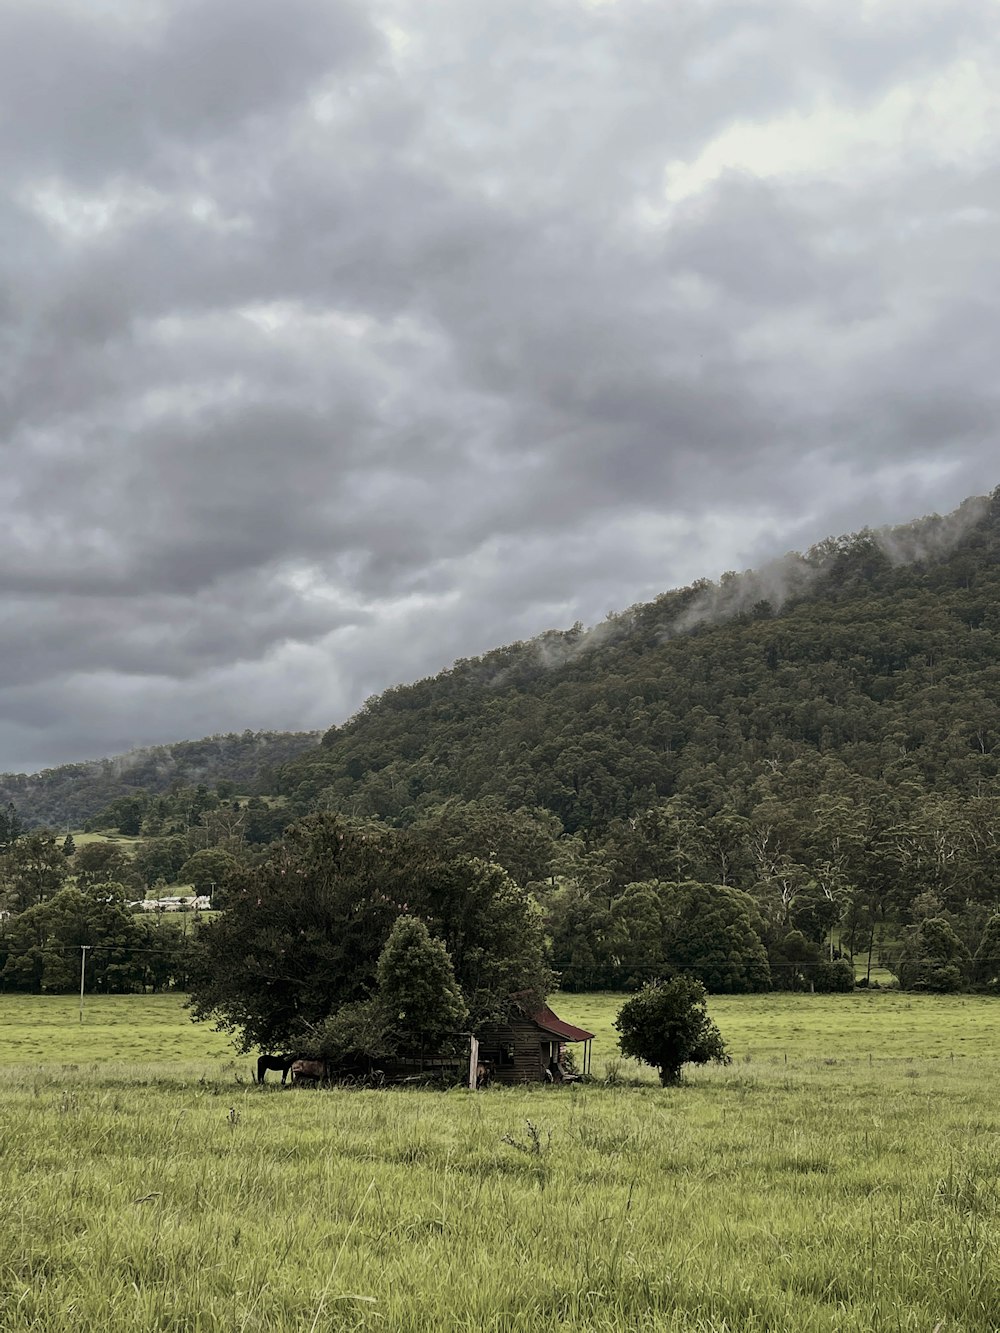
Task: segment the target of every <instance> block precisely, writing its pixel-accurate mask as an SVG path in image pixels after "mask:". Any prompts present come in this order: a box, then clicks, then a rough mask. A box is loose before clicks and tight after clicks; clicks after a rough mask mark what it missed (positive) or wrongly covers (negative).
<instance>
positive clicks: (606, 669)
mask: <svg viewBox="0 0 1000 1333" xmlns="http://www.w3.org/2000/svg"><path fill="white" fill-rule="evenodd" d="M998 553H1000V492H998V494H996V495H994V496H993V497H992V498H991V499H989V500H986V499H984V500H979V501H969V502H967V503H966V505H964V506H963V507H962V509H960V510H959V511H957V512H956V514H953V515H950V516H949V517H948V518H946V519H938V518H933V519H924V520H921V521H919V522H918V523H915V524H912V525H909V526H907V527H906V528H899V529H894V530H891V531H886V532H882V533H870V532H865V533H861V534H859V535H855V536H851V537H846V538H841V539H839V540H831V541H827V542H824V543H822V544H821V545H820V546H818V547H816V548H814V549H813V550H811V551H810V552H808V553H807V554H806V555H805V556H801V557H800V556H794V557H788V558H786V560H785V561H783V562H779V563H778V564H777V565H775V566H773V567H772V568H771V569H769V570H765V571H763V572H761V573H758V574H750V575H743V576H737V575H727V576H724V577H723V579H722V581H721V582H720V584H719V585H712V584H707V583H704V584H697V585H695V586H694V587H691V588H687V589H684V590H682V591H679V592H672V593H667V594H665V595H664V596H662V597H660V598H658V599H657V600H656V601H654V602H651V603H648V604H646V605H642V606H636V607H633V608H632V609H631V610H629V611H627V612H625V613H624V614H622V615H620V616H617V617H611V618H609V619H608V621H607V622H605V623H604V624H603V625H601V626H598V627H597V629H596V630H592V631H589V632H588V631H585V630H583V629H582V627H580V626H576V627H574V628H573V629H571V630H569V631H568V632H566V633H552V634H548V635H544V636H542V637H541V638H540V639H536V640H534V641H532V642H530V643H520V644H514V645H512V646H510V647H507V648H501V649H498V650H496V651H495V652H492V653H489V654H487V655H486V656H485V657H482V658H479V659H475V660H471V661H463V662H459V663H456V665H455V666H454V667H453V668H452V669H451V670H449V671H445V672H442V673H441V674H440V675H439V676H437V677H436V678H434V679H428V680H423V681H420V682H418V683H417V684H415V685H405V686H399V687H398V688H396V689H392V690H388V691H386V693H384V694H383V695H381V696H380V697H378V698H376V699H373V700H370V701H369V702H368V704H367V705H366V706H365V708H364V709H363V710H362V711H361V712H360V713H359V714H358V715H357V716H356V717H355V718H353V719H352V720H351V721H350V722H349V723H347V724H346V725H345V726H343V727H339V728H338V727H333V728H331V729H330V730H329V731H328V732H327V734H326V735H325V736H324V737H323V741H322V745H321V747H320V748H319V749H316V750H313V751H307V752H305V753H304V754H302V755H301V756H300V757H299V758H298V759H296V760H295V761H293V762H292V763H290V764H288V765H286V766H285V768H284V769H283V770H282V772H281V774H280V790H281V791H283V792H284V793H285V794H286V795H288V796H289V797H290V798H293V799H294V800H295V801H296V802H297V803H298V804H299V805H300V806H301V807H303V808H305V807H307V806H311V805H312V804H313V803H314V802H316V801H319V802H320V803H321V804H322V805H323V806H325V807H327V808H336V809H340V810H343V811H344V812H346V813H350V814H354V815H374V816H377V817H379V818H383V819H389V820H392V821H399V822H402V823H407V822H409V821H411V820H412V819H413V818H414V816H415V814H416V813H417V812H419V811H420V810H421V809H425V808H427V807H428V806H431V805H435V804H438V803H440V802H441V801H443V800H446V799H448V798H449V797H453V796H461V797H462V798H464V799H470V798H478V797H484V796H494V797H498V798H499V799H500V800H502V801H503V802H504V803H505V804H507V805H509V806H511V807H512V808H514V807H518V806H521V805H527V806H539V807H543V808H545V809H547V810H549V811H551V812H552V813H553V814H555V815H556V816H558V818H559V819H560V821H561V823H562V824H563V826H564V828H565V829H566V830H567V831H568V832H582V833H585V834H586V835H588V836H592V835H594V834H596V833H601V832H602V831H603V830H605V829H606V828H607V827H608V825H609V824H610V823H611V821H613V820H615V819H623V818H628V817H630V816H634V815H636V814H638V813H639V812H641V811H642V810H644V809H646V808H648V807H649V806H650V804H651V803H655V802H656V801H658V800H660V799H662V798H663V797H672V796H683V797H684V798H685V800H687V801H689V802H690V803H691V804H692V806H693V807H694V808H695V809H697V810H699V811H704V812H706V813H713V812H716V811H718V810H719V809H721V808H723V807H730V808H732V809H733V810H734V811H737V812H739V813H743V814H746V813H749V812H750V810H752V809H753V808H754V807H755V806H756V805H757V804H758V803H759V800H760V798H761V792H762V790H763V789H762V787H761V783H764V784H765V786H767V785H768V784H771V785H773V784H774V783H775V782H780V781H781V775H782V774H785V773H787V772H788V771H789V770H790V769H791V768H792V766H794V765H799V766H800V769H799V771H800V772H801V773H802V774H805V773H808V774H809V775H810V778H809V781H810V783H811V784H812V785H813V786H818V787H820V788H823V789H830V790H834V791H837V790H840V789H841V787H842V786H843V784H844V783H845V782H847V781H848V780H849V779H851V780H857V779H864V780H866V781H867V782H869V783H874V784H876V786H877V787H884V788H885V789H886V790H887V791H898V790H899V789H900V788H901V787H907V786H908V787H913V786H915V787H917V788H919V789H922V790H924V791H926V792H939V793H942V794H947V795H955V794H958V793H961V794H963V795H967V796H973V795H976V796H978V795H983V794H984V793H985V792H987V791H989V790H991V788H992V784H993V783H994V781H995V779H996V776H997V772H998V753H997V746H998V744H1000V698H998V691H997V684H998V681H1000V596H998V594H1000V558H998ZM779 598H780V599H781V600H780V601H779V600H778V599H779ZM803 780H804V779H803Z"/></svg>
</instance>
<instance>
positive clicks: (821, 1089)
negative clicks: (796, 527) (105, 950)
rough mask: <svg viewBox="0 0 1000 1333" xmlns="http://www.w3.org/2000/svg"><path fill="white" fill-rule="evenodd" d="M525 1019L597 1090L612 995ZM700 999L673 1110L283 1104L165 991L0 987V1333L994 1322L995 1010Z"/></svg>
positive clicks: (592, 1105) (555, 1096) (371, 1097)
mask: <svg viewBox="0 0 1000 1333" xmlns="http://www.w3.org/2000/svg"><path fill="white" fill-rule="evenodd" d="M555 1007H556V1009H557V1012H559V1013H560V1014H561V1015H562V1016H563V1017H565V1018H567V1019H569V1020H571V1021H575V1022H579V1023H582V1024H583V1025H584V1026H587V1027H590V1028H592V1029H593V1030H595V1031H596V1032H597V1034H598V1040H597V1041H596V1042H595V1053H594V1068H595V1071H596V1072H598V1073H600V1072H602V1071H603V1067H604V1064H605V1063H606V1062H607V1061H608V1060H610V1059H613V1055H614V1052H613V1046H612V1043H611V1041H610V1037H609V1035H608V1034H609V1033H610V1031H611V1028H610V1024H611V1021H612V1019H613V1016H614V1012H615V1010H616V1007H617V1003H616V1000H615V998H614V997H610V998H609V997H605V996H569V995H567V996H562V997H559V998H558V999H557V1000H556V1001H555ZM711 1009H712V1012H713V1015H714V1016H715V1018H716V1020H717V1021H718V1023H719V1025H720V1027H721V1028H722V1031H723V1033H724V1034H725V1035H726V1036H727V1038H728V1039H729V1041H730V1044H731V1047H732V1050H733V1054H734V1057H735V1058H734V1063H733V1064H732V1065H731V1066H729V1067H728V1068H712V1069H705V1070H697V1071H693V1072H691V1074H690V1079H689V1083H688V1085H687V1086H685V1087H681V1088H677V1089H669V1090H666V1091H664V1090H662V1089H660V1088H659V1087H658V1086H656V1085H655V1083H651V1082H647V1083H644V1084H642V1085H640V1086H630V1085H625V1086H618V1087H602V1086H587V1087H574V1088H561V1089H559V1088H556V1089H553V1088H545V1087H540V1088H533V1089H527V1090H519V1089H491V1090H490V1091H488V1092H485V1093H478V1094H470V1093H467V1092H464V1091H461V1090H456V1091H453V1092H449V1093H431V1092H407V1091H400V1090H392V1091H386V1092H371V1091H358V1090H333V1091H329V1092H324V1091H320V1092H312V1091H307V1090H301V1089H300V1090H286V1091H281V1090H280V1089H279V1088H278V1087H277V1085H274V1086H272V1087H270V1088H263V1089H261V1088H257V1087H254V1086H252V1085H251V1084H250V1083H249V1082H248V1081H247V1080H248V1077H249V1074H248V1071H249V1065H250V1060H249V1057H241V1058H239V1059H237V1060H235V1061H233V1060H232V1053H231V1052H230V1051H228V1050H227V1047H226V1043H225V1041H224V1040H223V1039H221V1038H220V1037H219V1036H218V1034H213V1033H212V1032H211V1031H210V1030H207V1029H205V1028H203V1027H195V1026H193V1025H191V1024H189V1023H188V1022H187V1019H186V1017H185V1015H184V1012H183V1009H182V1008H181V1002H180V1000H179V999H178V997H175V996H152V997H122V998H106V997H95V998H92V999H90V998H88V1007H87V1010H86V1020H87V1021H86V1022H85V1024H84V1025H83V1028H82V1029H81V1026H80V1024H79V1022H78V1014H77V1008H76V1003H75V1001H74V999H73V997H60V998H48V997H45V998H38V997H17V996H0V1061H2V1064H3V1067H2V1068H0V1328H2V1329H3V1330H4V1333H7V1331H8V1330H11V1331H18V1333H19V1331H20V1330H29V1329H31V1330H45V1333H68V1330H70V1329H73V1330H77V1329H80V1328H82V1327H89V1326H90V1325H97V1326H99V1327H101V1328H102V1329H104V1330H106V1331H107V1333H124V1330H135V1331H136V1333H138V1331H139V1330H142V1331H143V1333H145V1330H192V1333H193V1331H194V1330H205V1331H208V1330H211V1331H212V1333H215V1331H216V1330H218V1331H219V1333H221V1331H222V1330H226V1333H230V1331H231V1330H233V1331H235V1330H246V1331H247V1333H249V1331H250V1330H285V1329H290V1330H303V1333H308V1331H309V1330H319V1329H373V1330H375V1329H378V1330H422V1329H460V1330H480V1329H485V1330H496V1331H498V1333H499V1331H500V1330H503V1331H504V1333H507V1331H510V1333H513V1331H514V1330H534V1329H539V1330H550V1329H551V1330H555V1329H566V1328H570V1329H581V1330H583V1329H586V1330H600V1329H648V1330H651V1331H652V1330H682V1329H683V1330H702V1331H703V1333H709V1331H710V1330H711V1331H713V1333H723V1331H724V1330H727V1331H729V1333H737V1331H740V1333H742V1331H743V1330H761V1331H763V1330H769V1331H773V1333H781V1331H784V1330H794V1331H795V1333H798V1331H799V1330H802V1331H803V1333H811V1331H813V1330H817V1331H818V1330H854V1331H856V1333H862V1331H864V1333H869V1331H871V1330H879V1331H881V1330H885V1331H886V1333H889V1330H893V1331H896V1330H900V1329H903V1330H926V1333H932V1330H934V1329H935V1328H937V1329H939V1330H940V1333H960V1331H961V1330H966V1333H972V1331H973V1330H975V1331H976V1333H979V1331H980V1330H982V1331H983V1333H985V1331H986V1330H995V1329H996V1328H997V1327H998V1324H1000V1315H998V1312H1000V1263H998V1257H1000V1256H998V1249H1000V1196H998V1188H997V1182H998V1175H1000V1149H998V1147H997V1134H996V1131H997V1128H998V1123H997V1121H998V1117H997V1112H996V1106H995V1103H996V1094H995V1088H996V1086H997V1078H998V1075H1000V1040H998V1036H997V1030H996V1022H995V1016H996V1015H997V1013H998V1012H1000V1011H998V1009H997V1007H996V1005H995V1003H993V1002H991V1001H990V1000H988V999H978V998H956V999H935V998H933V997H919V996H909V997H908V996H904V995H900V994H896V993H892V994H881V995H880V994H878V993H876V994H873V995H864V994H857V995H848V996H764V997H756V998H750V997H746V998H728V997H727V998H716V999H714V1000H713V1001H712V1004H711ZM952 1053H954V1059H952V1058H951V1056H952ZM869 1054H870V1055H871V1060H870V1061H869ZM72 1065H75V1066H76V1068H72V1067H69V1066H72ZM626 1072H627V1073H628V1072H630V1071H629V1070H628V1069H626ZM240 1080H242V1081H240ZM529 1121H530V1122H531V1125H532V1126H534V1127H535V1131H536V1133H535V1135H533V1133H532V1130H531V1129H530V1128H529V1125H528V1122H529Z"/></svg>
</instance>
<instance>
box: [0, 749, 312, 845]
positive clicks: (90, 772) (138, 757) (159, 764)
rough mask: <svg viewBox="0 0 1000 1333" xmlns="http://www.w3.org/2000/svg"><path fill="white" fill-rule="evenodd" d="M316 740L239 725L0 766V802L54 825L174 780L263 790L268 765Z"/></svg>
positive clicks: (69, 823)
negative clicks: (119, 749)
mask: <svg viewBox="0 0 1000 1333" xmlns="http://www.w3.org/2000/svg"><path fill="white" fill-rule="evenodd" d="M317 739H318V733H317V732H304V731H303V732H284V731H244V732H243V733H242V735H236V734H230V735H225V736H206V737H205V738H204V739H203V740H200V741H179V742H177V743H176V744H173V745H152V746H149V747H147V748H145V749H140V750H132V751H130V752H129V753H128V754H123V755H118V756H117V757H115V758H113V759H97V760H94V761H92V762H89V763H82V764H63V765H61V766H60V767H59V768H48V769H45V770H44V771H43V772H41V773H30V774H27V773H3V774H0V805H6V804H7V802H8V801H12V802H13V803H14V805H15V806H16V807H17V811H18V814H19V815H20V817H21V819H22V821H23V822H24V824H25V825H27V826H28V827H37V826H39V825H47V826H48V827H50V828H55V829H59V828H80V827H82V826H83V825H84V824H85V823H86V822H87V820H88V819H90V818H92V817H93V816H94V815H96V814H97V813H98V812H99V811H100V810H103V809H104V808H105V806H107V805H109V804H110V803H111V802H112V801H115V800H117V799H118V798H119V797H122V796H128V795H130V794H132V793H133V792H135V791H137V790H145V791H147V792H153V793H159V792H165V791H168V790H169V789H170V788H171V787H173V786H174V785H175V784H177V785H179V786H182V787H190V786H196V785H198V784H199V783H204V784H206V785H208V786H214V785H215V784H216V783H218V782H219V781H227V782H231V783H233V784H234V785H235V787H236V789H237V791H239V792H241V793H244V794H247V795H253V794H256V793H257V792H259V791H261V790H267V789H268V785H269V782H270V779H269V776H268V775H269V774H270V773H271V772H273V770H274V769H275V768H277V767H279V766H280V765H282V764H285V763H287V762H288V761H289V760H291V759H293V758H294V757H295V756H296V755H298V754H300V753H301V752H302V751H303V750H306V749H309V748H311V747H315V745H316V742H317ZM262 783H263V784H264V785H263V787H262V786H261V784H262Z"/></svg>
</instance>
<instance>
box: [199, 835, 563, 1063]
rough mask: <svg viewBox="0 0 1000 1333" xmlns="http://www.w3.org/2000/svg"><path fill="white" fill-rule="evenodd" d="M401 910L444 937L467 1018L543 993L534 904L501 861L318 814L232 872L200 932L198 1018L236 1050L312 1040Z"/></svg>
mask: <svg viewBox="0 0 1000 1333" xmlns="http://www.w3.org/2000/svg"><path fill="white" fill-rule="evenodd" d="M400 916H404V917H419V918H420V919H421V920H422V921H423V922H424V923H425V924H426V927H427V929H428V931H429V932H430V934H432V935H434V936H436V937H437V938H438V939H439V940H441V941H443V942H444V945H445V947H446V948H447V950H448V953H449V954H450V957H451V962H452V966H453V968H454V973H455V978H456V981H457V983H458V986H459V988H460V991H461V995H462V999H463V1001H464V1003H465V1004H466V1006H467V1008H468V1010H469V1023H470V1025H471V1026H473V1027H475V1026H477V1025H478V1024H480V1023H482V1022H485V1021H488V1020H490V1019H497V1018H504V1017H506V1016H507V1014H508V1013H509V1010H510V1005H511V997H512V996H513V995H514V994H516V993H518V992H521V991H528V992H530V994H531V995H532V997H534V998H536V999H539V1000H540V999H541V998H542V997H543V996H544V993H545V991H546V989H547V988H548V985H549V982H550V979H551V974H550V973H549V971H548V969H547V967H546V966H545V962H544V936H543V931H542V922H541V915H540V912H539V910H538V908H537V907H536V905H535V904H534V902H533V900H532V899H531V898H530V897H529V895H528V894H527V893H525V892H524V890H522V889H520V888H519V887H518V886H517V885H516V884H515V883H514V882H513V880H512V879H511V878H510V876H509V875H507V874H506V872H505V871H503V870H502V869H501V868H500V867H499V866H495V865H489V864H486V863H484V862H482V861H477V860H475V859H473V858H470V857H459V858H456V859H454V860H440V859H438V858H436V857H435V856H434V855H433V853H432V852H431V851H430V850H429V849H428V848H426V847H425V846H422V845H421V844H420V843H418V842H416V841H415V840H413V839H412V838H409V837H408V836H406V835H405V834H400V833H395V832H393V831H391V830H387V829H379V828H371V827H365V826H361V827H358V826H352V825H351V824H349V823H348V822H346V821H345V820H342V819H340V818H338V817H336V816H333V815H313V816H310V817H308V818H306V819H303V820H300V821H299V822H298V823H296V824H293V825H292V826H291V827H290V828H289V829H288V830H287V832H286V834H285V836H284V837H283V839H282V840H281V842H280V843H278V844H276V845H275V846H274V847H273V848H272V849H271V851H270V853H269V855H268V856H267V858H266V859H265V860H264V861H262V862H261V863H260V864H258V865H247V866H243V867H241V868H240V869H238V870H237V871H236V872H235V874H234V876H233V878H232V880H231V883H230V888H229V900H228V906H227V909H226V911H225V912H224V913H222V914H220V916H219V918H218V919H217V920H215V921H213V922H212V923H210V924H209V925H207V926H206V927H204V928H203V929H202V930H201V931H200V932H199V936H198V949H199V955H200V958H199V963H198V966H197V969H196V974H195V976H194V977H193V978H192V984H191V987H190V990H191V1001H190V1007H191V1010H192V1015H193V1017H194V1018H195V1019H196V1020H200V1019H214V1020H215V1021H216V1023H217V1025H218V1026H219V1027H221V1028H222V1029H223V1030H224V1031H228V1032H232V1033H234V1034H235V1035H236V1037H237V1041H238V1042H239V1044H240V1045H241V1046H242V1048H243V1049H244V1050H249V1049H250V1048H251V1047H253V1046H259V1047H262V1048H263V1049H265V1050H267V1049H273V1047H274V1046H276V1045H288V1046H295V1045H304V1044H306V1043H309V1042H315V1040H316V1039H317V1038H318V1035H319V1034H320V1032H321V1031H322V1030H323V1028H324V1026H325V1025H326V1024H327V1020H328V1019H330V1018H331V1016H333V1015H336V1014H338V1013H339V1012H340V1011H341V1010H342V1009H343V1007H344V1006H346V1005H350V1004H356V1003H359V1002H363V1001H367V1000H369V999H370V998H371V997H372V994H373V992H374V990H375V988H376V987H377V985H378V964H379V957H380V955H381V953H382V950H383V948H384V947H385V945H386V942H387V941H388V939H389V936H390V934H391V932H392V929H393V926H394V924H395V922H396V921H397V919H398V918H399V917H400Z"/></svg>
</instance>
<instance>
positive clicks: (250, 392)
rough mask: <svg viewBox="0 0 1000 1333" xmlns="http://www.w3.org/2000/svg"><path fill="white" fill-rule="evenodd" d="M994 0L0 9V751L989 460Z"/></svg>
mask: <svg viewBox="0 0 1000 1333" xmlns="http://www.w3.org/2000/svg"><path fill="white" fill-rule="evenodd" d="M997 18H998V8H997V5H996V3H995V2H994V0H680V2H679V3H673V0H671V3H666V0H602V2H600V3H598V2H597V0H357V2H356V3H355V0H281V2H280V3H275V0H3V3H2V4H0V167H2V180H3V182H4V185H5V187H6V188H5V190H4V194H3V199H2V202H0V240H2V245H0V422H2V425H0V431H2V440H3V446H4V449H3V465H2V469H0V509H2V521H0V580H2V592H0V615H2V635H3V651H2V656H0V769H5V770H11V769H32V768H37V767H41V766H45V765H51V764H55V763H61V762H64V761H68V760H74V759H79V758H86V757H94V756H98V755H102V754H107V753H113V752H116V751H120V750H124V749H127V748H129V747H131V746H133V745H136V744H144V743H151V742H157V741H163V740H174V739H182V738H186V737H195V736H200V735H203V734H206V733H209V732H215V731H223V730H232V729H236V730H242V729H243V728H245V727H252V728H255V729H256V728H264V727H274V728H305V727H325V726H327V725H328V724H329V723H331V722H333V721H341V720H343V719H344V718H345V717H346V716H348V715H349V714H350V713H351V712H353V711H354V710H355V709H356V708H357V707H358V706H359V704H360V703H361V702H362V701H363V700H364V699H365V697H367V696H368V695H369V694H371V693H374V692H376V691H378V690H380V689H382V688H383V687H385V686H386V685H389V684H393V683H395V682H398V681H401V680H411V679H415V678H417V677H419V676H421V675H424V674H427V673H428V672H433V671H437V670H438V669H440V668H441V667H442V666H445V665H447V664H448V663H449V662H450V661H451V660H452V659H453V658H455V657H456V656H467V655H472V654H474V653H477V652H480V651H483V650H485V649H488V648H490V647H492V646H494V645H496V644H499V643H503V642H508V641H510V640H513V639H517V638H525V637H528V636H530V635H532V634H535V633H538V632H539V631H541V630H543V629H545V628H548V627H555V626H563V625H567V624H570V623H572V622H573V621H574V620H576V619H581V620H583V621H585V622H588V623H589V622H593V621H595V620H600V619H601V618H603V616H604V615H605V613H606V612H607V611H609V610H612V609H621V608H623V607H625V606H627V605H629V604H630V603H632V602H635V601H638V600H642V599H645V598H648V597H650V596H652V595H654V594H655V593H657V592H660V591H662V590H664V589H666V588H670V587H675V586H678V585H681V584H684V583H687V582H690V581H691V580H692V579H694V578H696V577H699V576H701V575H706V576H715V575H717V574H719V573H720V572H722V571H723V570H726V569H730V568H737V569H742V568H744V567H746V566H748V565H752V564H755V563H759V562H761V561H763V560H766V559H767V558H769V557H770V556H773V555H775V554H780V553H781V552H784V551H786V550H789V549H791V548H801V547H804V546H808V545H809V544H810V543H811V542H813V541H815V540H818V539H820V538H822V537H823V536H825V535H827V534H829V533H835V532H843V531H848V530H853V529H856V528H858V527H860V526H862V525H864V524H866V523H871V524H880V523H884V522H891V521H901V520H905V519H907V518H911V517H914V516H916V515H918V514H922V513H926V512H931V511H935V510H936V511H938V512H944V511H946V510H947V509H950V508H952V507H954V505H955V504H957V503H958V502H959V501H960V500H962V499H963V498H964V497H965V496H967V495H971V494H977V493H982V492H984V491H987V490H990V489H992V487H993V486H994V485H996V484H997V483H998V482H1000V450H998V448H997V431H996V419H997V397H998V384H1000V378H998V371H997V365H996V329H997V316H998V305H1000V261H998V243H997V238H998V210H1000V91H998V90H1000V24H998V22H997Z"/></svg>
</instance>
